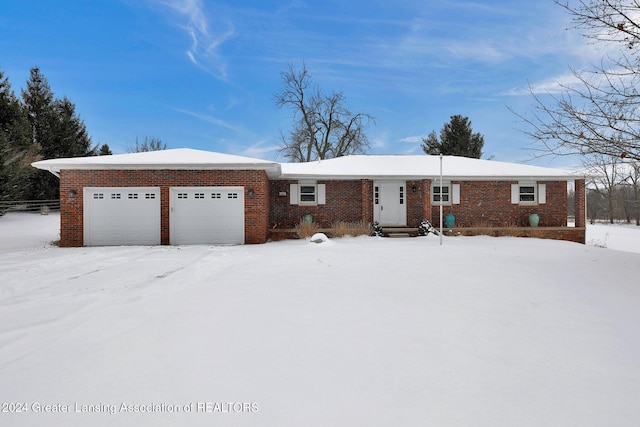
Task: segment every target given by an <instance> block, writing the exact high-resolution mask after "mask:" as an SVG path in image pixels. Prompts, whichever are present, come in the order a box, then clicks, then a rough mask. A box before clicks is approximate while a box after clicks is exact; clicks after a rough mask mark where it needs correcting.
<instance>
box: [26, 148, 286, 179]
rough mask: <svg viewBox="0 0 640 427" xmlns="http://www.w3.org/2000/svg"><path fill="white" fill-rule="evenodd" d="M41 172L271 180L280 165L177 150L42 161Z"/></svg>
mask: <svg viewBox="0 0 640 427" xmlns="http://www.w3.org/2000/svg"><path fill="white" fill-rule="evenodd" d="M31 165H32V166H34V167H36V168H38V169H44V170H48V171H50V172H52V173H55V174H58V173H60V170H62V169H93V170H101V169H172V170H177V169H180V170H206V169H209V170H216V169H236V170H239V169H244V170H256V169H257V170H265V171H266V172H267V175H268V176H269V177H270V178H275V177H278V176H279V175H280V164H279V163H276V162H270V161H268V160H260V159H253V158H251V157H242V156H234V155H232V154H223V153H214V152H211V151H203V150H193V149H191V148H175V149H170V150H159V151H147V152H143V153H129V154H114V155H111V156H91V157H71V158H64V159H50V160H41V161H39V162H35V163H32V164H31Z"/></svg>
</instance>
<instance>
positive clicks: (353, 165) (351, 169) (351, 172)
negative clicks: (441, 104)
mask: <svg viewBox="0 0 640 427" xmlns="http://www.w3.org/2000/svg"><path fill="white" fill-rule="evenodd" d="M281 167H282V177H283V178H285V179H292V178H305V177H306V178H322V177H331V178H332V179H337V178H344V179H348V178H351V179H361V178H362V177H373V178H394V179H397V178H399V177H404V178H415V179H418V178H421V177H433V176H439V174H440V156H425V155H419V156H411V155H353V156H344V157H338V158H334V159H327V160H319V161H315V162H308V163H283V164H282V165H281ZM442 172H443V175H444V177H445V179H451V178H456V179H487V178H507V177H509V178H519V179H531V180H535V179H560V180H573V179H576V178H583V176H579V175H576V174H574V173H573V172H569V171H565V170H562V169H553V168H545V167H540V166H533V165H523V164H518V163H507V162H497V161H493V160H481V159H471V158H468V157H458V156H443V160H442Z"/></svg>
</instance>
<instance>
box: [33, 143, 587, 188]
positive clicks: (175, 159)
mask: <svg viewBox="0 0 640 427" xmlns="http://www.w3.org/2000/svg"><path fill="white" fill-rule="evenodd" d="M32 165H33V166H34V167H36V168H38V169H44V170H47V171H50V172H52V173H54V174H56V175H58V174H59V173H60V171H61V170H62V169H89V170H104V169H156V170H157V169H172V170H219V169H232V170H241V169H243V170H264V171H266V172H267V175H268V176H269V178H271V179H278V178H282V179H304V178H309V179H360V178H376V179H384V178H401V179H422V178H433V177H437V176H439V174H440V156H427V155H411V156H409V155H357V156H345V157H338V158H336V159H328V160H319V161H315V162H308V163H277V162H272V161H268V160H261V159H254V158H250V157H242V156H234V155H231V154H223V153H215V152H211V151H202V150H193V149H189V148H177V149H170V150H161V151H149V152H144V153H130V154H115V155H111V156H93V157H73V158H64V159H51V160H42V161H39V162H35V163H32ZM442 173H443V175H444V176H445V177H447V178H449V179H451V178H456V179H465V180H474V179H476V180H478V179H488V178H491V179H532V180H535V179H559V180H572V179H575V178H578V177H579V174H576V173H575V172H570V171H566V170H562V169H552V168H545V167H540V166H532V165H523V164H518V163H506V162H496V161H493V160H480V159H471V158H467V157H457V156H444V157H443V160H442Z"/></svg>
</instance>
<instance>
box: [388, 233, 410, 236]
mask: <svg viewBox="0 0 640 427" xmlns="http://www.w3.org/2000/svg"><path fill="white" fill-rule="evenodd" d="M387 237H411V235H410V234H409V233H387Z"/></svg>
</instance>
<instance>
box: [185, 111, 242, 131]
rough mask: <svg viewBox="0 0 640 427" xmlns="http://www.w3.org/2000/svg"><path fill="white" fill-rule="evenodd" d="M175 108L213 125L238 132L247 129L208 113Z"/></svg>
mask: <svg viewBox="0 0 640 427" xmlns="http://www.w3.org/2000/svg"><path fill="white" fill-rule="evenodd" d="M173 110H174V111H177V112H179V113H182V114H186V115H188V116H191V117H195V118H196V119H200V120H202V121H205V122H207V123H211V124H213V125H216V126H220V127H223V128H225V129H229V130H232V131H234V132H238V133H242V132H245V130H244V129H243V128H242V127H240V126H235V125H233V124H230V123H228V122H226V121H224V120H221V119H218V118H217V117H213V116H209V115H206V114H200V113H195V112H193V111H189V110H183V109H180V108H174V109H173Z"/></svg>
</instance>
